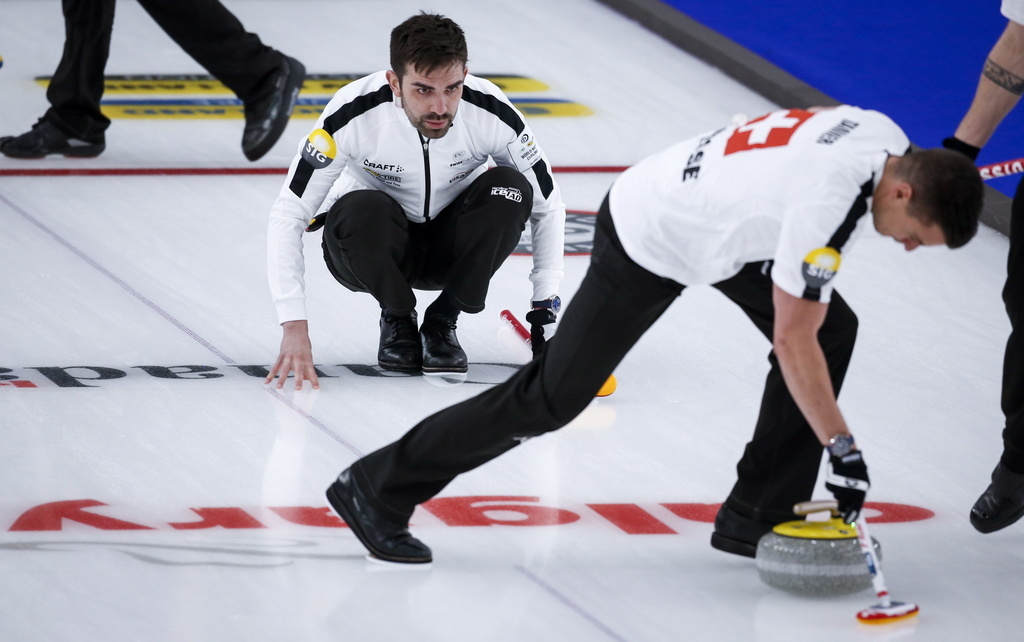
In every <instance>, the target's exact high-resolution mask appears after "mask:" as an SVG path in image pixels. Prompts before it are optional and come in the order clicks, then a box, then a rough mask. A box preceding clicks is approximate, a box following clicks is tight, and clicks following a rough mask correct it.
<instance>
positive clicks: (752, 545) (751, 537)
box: [711, 504, 775, 557]
mask: <svg viewBox="0 0 1024 642" xmlns="http://www.w3.org/2000/svg"><path fill="white" fill-rule="evenodd" d="M774 527H775V524H771V523H768V522H762V521H758V520H756V519H754V518H753V517H744V516H743V515H740V514H739V513H737V512H736V511H734V510H733V509H731V508H729V507H728V506H726V505H725V504H722V507H721V508H719V509H718V514H717V515H715V532H714V533H712V534H711V546H712V547H714V548H717V549H718V550H720V551H725V552H726V553H733V554H735V555H743V556H744V557H754V556H755V555H756V554H757V543H758V542H759V541H760V540H761V538H762V537H764V536H765V535H767V534H768V533H770V532H771V530H772V528H774Z"/></svg>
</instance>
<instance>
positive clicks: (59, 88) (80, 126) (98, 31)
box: [44, 0, 114, 140]
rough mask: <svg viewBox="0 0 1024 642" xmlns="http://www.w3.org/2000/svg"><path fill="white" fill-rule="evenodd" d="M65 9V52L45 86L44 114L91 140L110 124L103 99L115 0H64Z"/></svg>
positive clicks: (70, 133)
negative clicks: (47, 107)
mask: <svg viewBox="0 0 1024 642" xmlns="http://www.w3.org/2000/svg"><path fill="white" fill-rule="evenodd" d="M63 10H64V53H63V55H62V56H61V59H60V63H59V64H58V65H57V69H56V71H54V72H53V78H52V79H51V80H50V86H49V87H48V88H47V90H46V98H47V100H49V101H50V108H49V109H48V110H47V112H46V115H45V116H44V117H45V118H46V120H48V121H50V122H52V123H53V124H54V125H56V126H57V128H58V129H60V130H61V131H63V132H64V133H65V134H66V135H68V136H70V137H73V138H82V139H86V140H92V139H95V138H97V137H99V136H102V135H103V132H104V131H106V129H107V127H109V126H110V119H108V118H107V117H106V116H104V115H103V114H102V113H101V112H100V99H101V98H102V97H103V70H104V68H105V67H106V65H107V57H108V56H109V54H110V34H111V31H112V30H113V25H114V0H64V2H63Z"/></svg>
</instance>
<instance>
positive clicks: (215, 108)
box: [100, 98, 594, 120]
mask: <svg viewBox="0 0 1024 642" xmlns="http://www.w3.org/2000/svg"><path fill="white" fill-rule="evenodd" d="M512 103H513V104H514V105H515V106H516V108H517V109H519V111H521V112H523V115H524V116H528V117H544V116H548V117H573V116H589V115H591V114H593V113H594V111H593V110H592V109H590V108H589V107H587V106H586V105H581V104H579V103H574V102H571V101H567V100H557V99H541V98H538V99H522V100H513V101H512ZM326 104H327V103H326V101H315V102H309V103H306V104H299V105H296V106H295V110H294V111H293V112H292V118H299V119H309V120H315V119H316V118H318V117H319V116H320V114H321V112H323V110H324V107H325V106H326ZM100 109H101V111H102V112H103V115H105V116H106V117H107V118H111V119H118V118H148V119H213V118H229V119H236V120H238V119H242V118H244V117H245V111H244V108H243V107H242V105H241V103H238V102H237V101H224V104H220V102H219V101H210V100H205V101H183V100H175V101H134V100H133V101H104V102H103V103H102V104H101V106H100Z"/></svg>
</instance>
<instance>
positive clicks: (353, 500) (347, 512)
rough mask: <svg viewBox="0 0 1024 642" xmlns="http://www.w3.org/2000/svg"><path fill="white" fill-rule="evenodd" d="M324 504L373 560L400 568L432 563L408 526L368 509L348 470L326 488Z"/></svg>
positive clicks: (368, 506) (429, 553) (423, 545)
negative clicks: (326, 504)
mask: <svg viewBox="0 0 1024 642" xmlns="http://www.w3.org/2000/svg"><path fill="white" fill-rule="evenodd" d="M327 501H329V502H330V503H331V506H332V507H334V510H335V511H337V513H338V514H339V515H341V518H342V519H343V520H345V523H346V524H348V527H349V528H350V529H351V530H352V533H353V534H354V535H355V536H356V537H357V538H359V541H360V542H362V543H363V546H365V547H366V548H367V550H369V551H370V554H372V555H373V556H374V557H376V558H378V559H382V560H385V561H388V562H398V563H400V564H427V563H429V562H430V561H431V560H432V559H433V556H432V555H431V552H430V548H429V547H428V546H427V545H426V544H424V543H423V542H421V541H419V540H418V539H416V538H415V537H413V536H412V535H410V534H409V525H408V524H399V523H396V522H394V521H392V520H390V519H388V518H387V517H385V516H383V515H381V514H380V513H379V512H378V511H376V510H375V509H374V508H373V507H372V506H370V504H369V503H368V502H367V501H366V496H365V495H364V494H363V493H362V491H361V490H359V486H358V484H356V482H355V479H354V478H353V476H352V471H351V470H350V469H346V470H344V471H342V473H341V474H340V475H338V479H337V481H335V482H334V483H333V484H331V485H330V486H329V487H328V488H327Z"/></svg>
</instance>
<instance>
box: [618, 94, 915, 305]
mask: <svg viewBox="0 0 1024 642" xmlns="http://www.w3.org/2000/svg"><path fill="white" fill-rule="evenodd" d="M909 147H910V141H909V140H908V139H907V136H906V134H904V133H903V131H902V130H901V129H900V128H899V127H898V126H897V125H896V124H895V123H894V122H893V121H892V120H890V119H889V117H887V116H885V115H884V114H881V113H879V112H876V111H868V110H864V109H859V108H857V107H851V106H847V105H843V106H840V107H835V108H830V109H825V110H822V111H818V112H815V113H812V112H810V111H803V110H799V109H788V110H782V111H776V112H772V113H770V114H766V115H764V116H761V117H759V118H755V119H753V120H750V121H748V122H746V123H744V124H742V125H733V126H730V127H726V128H723V129H719V130H718V131H715V132H711V133H708V134H705V135H702V136H697V137H695V138H691V139H689V140H685V141H683V142H681V143H678V144H676V145H674V146H672V147H670V148H668V149H666V150H665V151H663V152H660V153H658V154H655V155H653V156H650V157H648V158H646V159H644V160H643V161H641V162H640V163H638V164H637V165H635V166H633V167H631V168H630V169H628V170H627V171H626V172H625V173H623V174H622V176H620V177H619V178H618V179H617V180H616V181H615V183H614V185H612V188H611V192H610V195H609V207H610V209H611V214H612V219H613V221H614V222H615V228H616V230H617V232H618V235H619V238H620V240H621V241H622V245H623V247H624V248H625V250H626V253H627V254H628V255H629V256H630V258H632V259H633V260H634V261H636V262H637V263H638V264H639V265H641V266H643V267H644V268H646V269H648V270H650V271H651V272H653V273H655V274H657V275H659V276H663V277H666V278H669V279H672V280H674V281H677V282H679V283H682V284H683V285H697V284H706V283H718V282H720V281H724V280H725V279H728V278H729V277H731V276H734V275H735V274H736V273H738V272H739V271H740V269H741V268H742V267H743V266H744V265H745V264H747V263H754V262H758V261H767V260H773V261H774V264H773V267H772V271H771V276H772V280H773V281H774V282H775V283H776V284H777V285H778V286H779V287H780V288H782V289H783V290H784V291H786V292H787V293H789V294H791V295H793V296H796V297H799V298H805V299H811V300H815V301H821V302H823V303H827V302H828V301H829V300H830V297H831V292H832V287H833V285H834V281H833V277H834V276H835V274H836V272H837V271H838V269H839V264H840V262H841V260H842V255H843V253H844V252H845V251H847V250H848V248H849V246H850V243H851V241H852V240H853V239H854V238H855V237H856V236H857V234H858V233H859V232H860V231H861V230H862V229H863V227H864V225H867V224H868V223H867V222H868V220H869V219H870V216H869V215H867V214H868V212H870V208H871V197H872V194H873V193H874V190H875V187H877V185H878V180H879V179H880V178H881V175H882V170H883V168H884V166H885V161H886V159H888V158H889V157H890V156H902V155H903V154H905V153H907V152H908V151H909Z"/></svg>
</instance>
